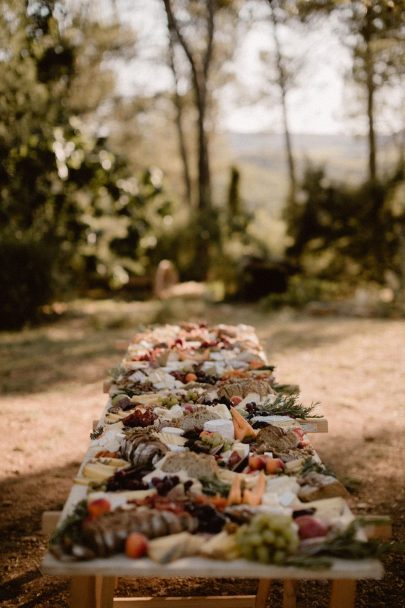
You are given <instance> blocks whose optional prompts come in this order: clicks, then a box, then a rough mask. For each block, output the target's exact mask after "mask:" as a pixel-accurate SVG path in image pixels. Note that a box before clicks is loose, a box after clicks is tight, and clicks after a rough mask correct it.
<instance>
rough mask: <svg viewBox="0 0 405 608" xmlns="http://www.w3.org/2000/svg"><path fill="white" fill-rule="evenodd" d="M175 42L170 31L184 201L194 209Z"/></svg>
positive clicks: (170, 51) (171, 62)
mask: <svg viewBox="0 0 405 608" xmlns="http://www.w3.org/2000/svg"><path fill="white" fill-rule="evenodd" d="M174 48H175V47H174V41H173V31H169V65H170V69H171V70H172V74H173V80H174V98H173V101H174V108H175V125H176V131H177V139H178V145H179V155H180V160H181V164H182V168H183V189H184V200H185V202H186V204H187V205H188V207H192V202H193V195H192V184H191V174H190V165H189V162H188V153H187V146H186V138H185V135H184V121H183V110H184V106H183V102H182V99H181V96H180V94H179V87H178V85H179V80H178V76H177V69H176V63H175V61H176V60H175V52H174Z"/></svg>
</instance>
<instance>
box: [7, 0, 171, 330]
mask: <svg viewBox="0 0 405 608" xmlns="http://www.w3.org/2000/svg"><path fill="white" fill-rule="evenodd" d="M0 6H1V7H2V8H4V11H3V12H2V16H1V17H0V34H1V41H2V42H1V43H0V44H1V45H4V47H3V49H1V48H0V181H1V207H0V237H1V238H3V239H6V240H7V242H9V241H10V240H12V241H13V242H14V241H16V242H17V244H16V247H18V242H20V243H24V242H33V241H35V242H37V241H39V240H43V241H44V242H45V243H46V244H47V246H49V247H50V248H51V249H52V252H53V256H54V259H53V262H54V265H55V269H56V272H55V274H54V276H55V277H58V285H57V286H58V287H59V288H61V287H62V286H63V287H64V288H65V289H66V288H71V287H72V286H73V285H74V286H75V287H78V288H86V287H89V286H103V287H107V288H119V287H121V286H122V285H123V284H126V283H127V282H128V281H129V279H130V277H131V276H133V275H140V274H143V273H145V272H147V271H150V269H151V267H152V265H153V261H154V260H155V259H156V258H158V257H159V256H158V254H157V255H154V252H155V251H156V249H157V245H158V243H159V238H160V236H161V234H163V233H164V232H165V231H167V228H168V226H169V225H170V221H171V220H172V217H171V215H170V214H171V213H172V205H171V202H170V201H169V200H168V199H167V197H166V196H165V194H164V193H163V190H162V173H161V171H160V170H158V169H149V170H145V171H143V172H142V173H141V175H139V176H134V175H133V172H132V171H131V170H130V169H129V167H128V161H127V159H126V158H124V157H122V156H120V155H119V154H117V153H115V152H114V151H113V149H112V147H111V145H110V143H109V139H108V138H106V137H105V136H104V135H103V134H102V133H103V132H102V131H101V130H100V128H99V125H98V123H99V122H100V123H101V126H102V120H100V116H101V110H102V105H103V104H104V106H106V103H107V101H108V99H109V98H112V96H113V95H114V79H113V76H112V73H111V71H109V70H108V69H107V68H106V67H105V61H104V60H105V59H111V58H112V57H114V55H115V54H124V53H125V54H126V56H129V53H130V49H131V44H132V43H133V41H132V40H131V36H130V34H129V32H128V31H127V30H125V29H124V28H123V27H122V26H121V25H119V24H117V23H112V24H101V23H97V22H93V21H90V20H88V19H85V18H83V16H81V15H80V14H78V13H75V12H74V11H73V10H71V11H70V12H69V15H67V14H65V13H64V12H63V11H62V9H61V6H60V5H59V4H58V3H56V2H52V1H48V0H40V1H39V2H28V3H25V2H23V1H22V0H16V2H14V3H13V4H12V5H7V9H6V8H5V3H4V2H1V1H0ZM84 86H85V91H86V94H85V95H83V88H84ZM103 112H105V110H103ZM89 113H91V126H90V122H89V121H88V120H87V117H88V114H89ZM104 132H105V130H104ZM34 255H35V254H34ZM13 276H16V275H10V277H9V279H10V280H13ZM51 280H52V278H51V275H49V281H50V282H51ZM11 287H13V286H11ZM16 287H19V285H17V286H16ZM53 287H54V285H53V284H52V286H51V287H50V288H49V289H44V290H43V293H44V298H46V295H48V296H49V295H50V294H51V292H52V291H53ZM33 288H34V287H33ZM34 295H35V294H33V299H34V300H35V298H34ZM40 303H43V301H41V302H40ZM30 318H32V315H28V317H27V319H30ZM20 322H23V319H21V320H20Z"/></svg>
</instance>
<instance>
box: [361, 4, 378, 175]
mask: <svg viewBox="0 0 405 608" xmlns="http://www.w3.org/2000/svg"><path fill="white" fill-rule="evenodd" d="M371 28H372V15H371V10H370V9H368V10H367V13H366V26H365V29H364V42H365V69H366V87H367V122H368V178H369V181H370V183H371V184H375V183H376V181H377V146H376V137H375V120H374V116H375V107H374V106H375V103H374V94H375V83H374V60H373V54H372V48H371Z"/></svg>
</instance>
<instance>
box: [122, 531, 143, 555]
mask: <svg viewBox="0 0 405 608" xmlns="http://www.w3.org/2000/svg"><path fill="white" fill-rule="evenodd" d="M147 550H148V539H147V538H146V536H144V535H143V534H140V533H139V532H132V533H131V534H130V535H129V536H128V537H127V540H126V541H125V553H126V555H127V556H128V557H133V558H135V559H138V558H139V557H143V556H144V555H146V552H147Z"/></svg>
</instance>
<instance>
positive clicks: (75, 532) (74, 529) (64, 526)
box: [50, 500, 88, 545]
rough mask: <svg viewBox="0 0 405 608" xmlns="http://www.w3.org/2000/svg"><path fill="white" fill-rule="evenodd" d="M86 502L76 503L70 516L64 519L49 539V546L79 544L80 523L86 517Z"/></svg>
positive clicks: (80, 534)
mask: <svg viewBox="0 0 405 608" xmlns="http://www.w3.org/2000/svg"><path fill="white" fill-rule="evenodd" d="M87 515H88V511H87V500H81V501H80V502H78V503H77V505H76V506H75V508H74V510H73V511H72V513H71V514H70V515H68V516H67V517H65V519H64V520H63V522H62V523H61V525H60V526H58V527H57V528H56V530H55V532H54V534H53V535H52V537H51V539H50V544H51V545H59V544H62V543H63V542H66V541H68V542H69V544H74V543H80V542H81V540H82V530H81V527H82V523H83V520H84V519H85V517H87Z"/></svg>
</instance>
